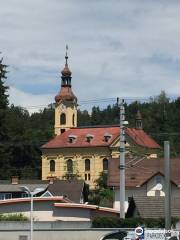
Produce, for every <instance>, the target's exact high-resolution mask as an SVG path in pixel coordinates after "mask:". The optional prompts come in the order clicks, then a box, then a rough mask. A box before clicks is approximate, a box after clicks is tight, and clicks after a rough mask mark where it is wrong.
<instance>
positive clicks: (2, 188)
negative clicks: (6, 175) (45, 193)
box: [0, 180, 49, 192]
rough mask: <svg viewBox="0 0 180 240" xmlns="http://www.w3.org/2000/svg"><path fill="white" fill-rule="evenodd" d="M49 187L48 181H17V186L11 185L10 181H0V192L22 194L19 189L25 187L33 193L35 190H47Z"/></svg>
mask: <svg viewBox="0 0 180 240" xmlns="http://www.w3.org/2000/svg"><path fill="white" fill-rule="evenodd" d="M48 185H49V182H48V181H41V180H40V181H39V180H32V182H31V180H19V182H18V184H12V183H11V181H8V180H7V181H6V180H0V192H23V191H22V189H21V187H23V186H27V187H28V188H29V189H30V191H34V190H35V189H36V188H43V189H47V187H48Z"/></svg>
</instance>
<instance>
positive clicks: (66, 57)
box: [65, 44, 68, 65]
mask: <svg viewBox="0 0 180 240" xmlns="http://www.w3.org/2000/svg"><path fill="white" fill-rule="evenodd" d="M67 51H68V45H67V44H66V56H65V59H66V65H68V62H67V60H68V55H67Z"/></svg>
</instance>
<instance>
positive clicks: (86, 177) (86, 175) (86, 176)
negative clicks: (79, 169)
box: [84, 173, 91, 181]
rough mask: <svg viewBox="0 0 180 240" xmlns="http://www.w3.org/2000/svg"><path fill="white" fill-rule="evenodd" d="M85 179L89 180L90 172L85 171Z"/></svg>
mask: <svg viewBox="0 0 180 240" xmlns="http://www.w3.org/2000/svg"><path fill="white" fill-rule="evenodd" d="M84 176H85V181H90V180H91V174H90V173H88V174H87V173H85V175H84Z"/></svg>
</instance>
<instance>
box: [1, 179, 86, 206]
mask: <svg viewBox="0 0 180 240" xmlns="http://www.w3.org/2000/svg"><path fill="white" fill-rule="evenodd" d="M22 186H27V187H28V188H29V189H30V190H31V191H33V190H35V189H36V188H44V189H45V191H49V192H50V193H51V194H52V196H64V197H66V198H67V199H70V200H71V201H72V202H76V203H79V202H80V199H81V197H82V194H83V190H84V181H83V180H73V181H68V180H54V181H53V183H52V184H50V183H49V181H48V180H18V184H12V183H11V181H8V180H0V192H4V193H7V192H8V193H9V192H23V190H22V189H21V187H22Z"/></svg>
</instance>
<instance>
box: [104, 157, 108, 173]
mask: <svg viewBox="0 0 180 240" xmlns="http://www.w3.org/2000/svg"><path fill="white" fill-rule="evenodd" d="M107 170H108V160H107V158H104V159H103V171H107Z"/></svg>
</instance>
